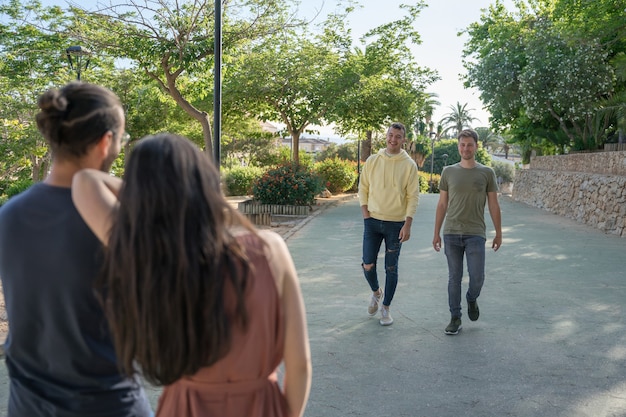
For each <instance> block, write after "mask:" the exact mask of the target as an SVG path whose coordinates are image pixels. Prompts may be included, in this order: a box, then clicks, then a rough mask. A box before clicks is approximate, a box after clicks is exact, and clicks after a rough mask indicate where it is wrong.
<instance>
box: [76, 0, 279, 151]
mask: <svg viewBox="0 0 626 417" xmlns="http://www.w3.org/2000/svg"><path fill="white" fill-rule="evenodd" d="M222 7H223V14H224V16H225V18H224V24H223V38H222V45H223V53H224V56H225V60H227V56H228V55H229V54H232V53H233V52H234V51H235V50H236V49H238V48H240V47H242V45H244V44H246V43H248V42H252V41H256V40H258V39H261V38H263V37H264V36H266V35H267V34H269V33H274V32H276V31H279V30H281V29H282V28H283V27H284V26H285V25H287V19H288V16H289V15H288V13H287V11H288V8H287V4H286V2H285V1H283V0H241V1H238V2H234V1H228V0H226V1H223V2H222ZM71 10H72V11H73V12H74V13H75V26H74V27H75V36H77V37H79V38H83V39H85V40H88V41H89V42H90V43H92V44H93V45H97V47H98V49H99V50H101V51H102V52H103V53H108V54H110V55H112V56H115V57H117V58H123V59H128V60H131V61H132V63H133V64H135V65H137V67H139V68H140V69H141V70H143V71H144V72H145V74H147V75H148V76H149V77H150V78H151V79H152V80H154V81H155V82H156V83H157V84H158V85H159V86H160V88H161V89H162V90H163V91H164V92H166V93H167V94H168V95H170V96H171V97H172V98H173V99H174V101H175V102H176V103H177V105H178V106H180V107H181V108H182V109H183V110H184V111H185V112H186V113H187V114H188V115H189V116H191V117H192V118H193V119H195V120H196V121H198V122H199V123H200V125H201V126H202V132H203V139H204V146H205V150H206V151H207V152H208V153H211V154H212V153H213V148H212V139H213V138H212V136H213V135H212V130H211V122H210V119H209V115H210V112H211V111H212V109H210V108H208V109H203V108H199V107H198V106H197V105H195V104H194V102H200V103H203V102H202V100H203V99H204V98H205V97H208V96H210V95H211V93H212V78H213V76H212V68H213V58H214V52H215V51H214V36H213V34H214V28H213V26H214V16H213V13H214V10H215V8H214V7H213V4H212V3H211V2H209V1H208V0H187V1H175V2H174V1H170V0H144V1H143V2H135V1H131V0H128V2H124V3H118V4H115V5H114V4H111V3H110V4H109V6H106V7H100V8H99V9H97V10H95V11H89V10H86V9H82V8H78V7H73V8H72V9H71Z"/></svg>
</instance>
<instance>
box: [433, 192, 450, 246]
mask: <svg viewBox="0 0 626 417" xmlns="http://www.w3.org/2000/svg"><path fill="white" fill-rule="evenodd" d="M447 211H448V192H447V191H443V190H440V191H439V201H438V202H437V210H436V211H435V232H434V234H433V248H434V249H435V250H436V251H437V252H439V251H440V250H441V226H443V219H444V218H445V217H446V212H447Z"/></svg>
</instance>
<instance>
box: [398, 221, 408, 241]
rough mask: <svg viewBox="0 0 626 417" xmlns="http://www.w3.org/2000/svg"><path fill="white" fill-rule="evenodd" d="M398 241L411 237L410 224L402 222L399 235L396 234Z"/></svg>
mask: <svg viewBox="0 0 626 417" xmlns="http://www.w3.org/2000/svg"><path fill="white" fill-rule="evenodd" d="M398 238H399V239H400V243H403V242H406V241H407V240H409V239H410V238H411V225H410V224H407V223H404V226H402V229H400V235H399V236H398Z"/></svg>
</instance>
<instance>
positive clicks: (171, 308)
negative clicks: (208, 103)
mask: <svg viewBox="0 0 626 417" xmlns="http://www.w3.org/2000/svg"><path fill="white" fill-rule="evenodd" d="M119 200H120V206H119V210H118V212H117V214H116V215H115V219H114V222H113V227H112V229H111V234H110V238H109V244H108V250H107V254H106V259H105V268H104V273H103V280H102V283H103V288H102V296H103V300H104V305H105V310H106V313H107V316H108V319H109V323H110V327H111V332H112V335H113V341H114V344H115V348H116V351H117V354H118V360H119V362H120V366H121V368H122V371H123V372H125V373H127V374H132V373H133V372H134V371H135V369H134V362H135V361H136V363H137V364H138V365H139V366H140V368H141V372H142V374H143V375H144V377H145V378H146V379H147V380H148V381H150V382H151V383H153V384H157V385H167V384H171V383H172V382H174V381H176V380H177V379H179V378H181V377H182V376H185V375H191V374H194V373H195V372H196V371H197V370H198V369H200V368H201V367H204V366H208V365H211V364H213V363H214V362H216V361H217V360H219V359H220V358H221V357H223V356H224V355H225V354H226V353H227V352H228V350H229V347H230V343H231V333H232V332H231V329H232V327H233V326H235V325H241V326H244V328H245V327H246V326H247V320H248V315H247V312H246V308H245V305H244V293H245V290H246V278H247V274H248V272H249V269H250V267H249V265H248V262H247V261H248V259H247V257H246V254H245V251H244V250H243V248H242V247H241V246H240V245H239V243H238V242H237V240H236V238H235V237H234V236H233V234H232V232H231V227H230V226H232V225H237V224H239V225H243V226H245V227H247V228H249V229H250V230H252V226H251V225H250V223H249V222H247V220H246V219H245V218H243V217H242V216H241V215H240V214H239V213H238V212H237V211H236V210H234V209H233V208H232V207H231V206H230V204H229V203H228V202H227V201H226V199H225V198H224V197H223V195H222V193H221V188H220V176H219V173H218V171H217V170H216V168H215V167H214V165H213V163H212V162H211V160H210V159H209V158H208V157H207V156H206V155H205V154H204V153H202V152H201V151H200V150H199V149H198V148H197V147H196V146H195V145H194V144H193V143H191V142H190V141H189V140H187V139H185V138H182V137H179V136H176V135H172V134H159V135H155V136H151V137H148V138H145V139H142V140H141V141H139V142H138V143H137V145H136V146H135V148H134V149H133V150H132V152H131V154H130V157H129V160H128V163H127V166H126V170H125V175H124V184H123V186H122V189H121V190H120V194H119ZM227 286H229V287H231V288H232V289H233V290H234V294H235V295H236V300H237V303H236V307H235V309H234V316H233V315H232V314H228V312H227V307H228V311H232V310H233V309H232V307H231V306H225V305H224V290H225V288H226V287H227Z"/></svg>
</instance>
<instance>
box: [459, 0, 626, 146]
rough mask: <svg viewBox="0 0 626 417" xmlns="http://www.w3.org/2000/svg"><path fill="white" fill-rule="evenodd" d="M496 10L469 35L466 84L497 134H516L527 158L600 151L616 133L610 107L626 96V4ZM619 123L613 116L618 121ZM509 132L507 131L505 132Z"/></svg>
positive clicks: (609, 1)
mask: <svg viewBox="0 0 626 417" xmlns="http://www.w3.org/2000/svg"><path fill="white" fill-rule="evenodd" d="M618 3H619V4H620V5H621V6H617V7H616V3H615V1H614V0H596V1H585V2H580V1H576V0H554V1H550V2H548V1H536V2H535V1H533V2H528V4H523V2H515V4H516V7H517V9H518V10H517V11H515V12H513V11H507V10H506V9H505V8H504V6H503V5H502V3H496V4H494V5H493V6H491V7H490V8H489V9H487V10H486V11H485V13H484V14H483V16H481V21H480V22H477V23H472V24H471V25H470V26H469V29H468V30H467V34H468V35H469V41H468V42H467V43H466V49H465V51H464V57H465V58H470V59H467V60H466V61H464V62H465V66H466V68H467V70H468V73H467V77H466V85H467V86H472V87H476V88H477V89H478V90H480V97H481V99H482V101H483V102H484V103H485V107H486V108H487V109H488V110H489V112H490V113H491V119H490V122H491V124H492V126H491V127H492V128H493V129H495V130H504V129H507V130H508V129H510V131H514V132H516V134H515V140H516V142H518V143H520V147H521V148H522V152H523V153H524V154H525V155H526V154H529V153H530V152H531V151H533V150H535V151H538V152H544V153H565V152H567V151H568V150H569V149H586V150H593V149H597V148H598V147H599V146H600V145H601V144H602V143H603V142H604V141H605V140H606V139H607V138H608V137H609V136H610V134H611V133H612V132H614V131H615V127H614V126H615V125H614V122H615V119H614V118H613V119H611V120H608V121H605V120H601V119H602V117H600V118H599V119H600V122H599V121H598V118H597V117H596V115H600V116H606V115H607V112H605V111H604V109H603V107H607V106H610V105H611V103H610V102H609V101H605V100H606V99H607V98H610V97H617V96H619V95H620V93H623V92H624V91H625V90H626V84H624V82H623V80H622V81H620V79H619V76H617V77H616V74H618V73H619V60H616V59H615V57H617V56H619V54H620V53H624V52H626V43H625V42H624V40H623V39H624V36H623V28H624V25H623V22H624V15H623V9H624V8H623V6H624V2H623V1H620V2H618ZM611 116H613V115H611ZM503 133H506V132H503Z"/></svg>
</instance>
